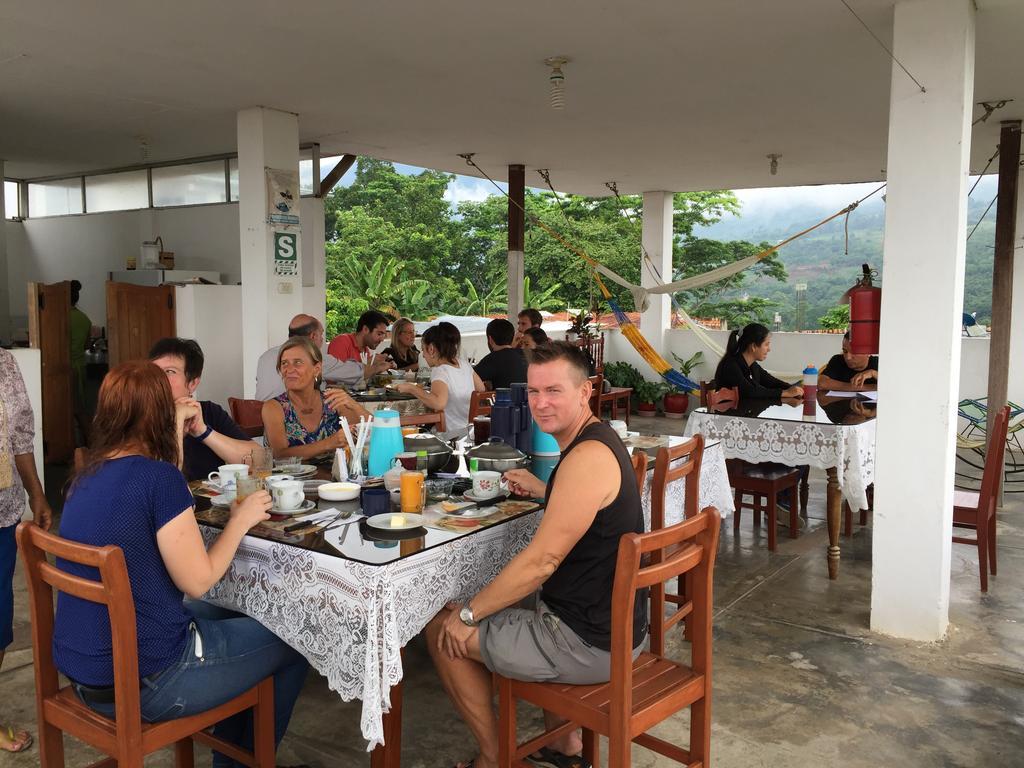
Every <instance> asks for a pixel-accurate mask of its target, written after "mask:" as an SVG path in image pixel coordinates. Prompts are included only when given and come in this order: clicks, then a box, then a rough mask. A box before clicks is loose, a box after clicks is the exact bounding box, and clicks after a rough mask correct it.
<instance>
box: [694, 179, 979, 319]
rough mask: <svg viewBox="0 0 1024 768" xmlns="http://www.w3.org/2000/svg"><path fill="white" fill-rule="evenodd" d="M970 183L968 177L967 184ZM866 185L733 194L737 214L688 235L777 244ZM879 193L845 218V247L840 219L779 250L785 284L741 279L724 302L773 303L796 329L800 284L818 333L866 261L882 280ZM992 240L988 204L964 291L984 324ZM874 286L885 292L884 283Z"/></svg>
mask: <svg viewBox="0 0 1024 768" xmlns="http://www.w3.org/2000/svg"><path fill="white" fill-rule="evenodd" d="M996 179H997V177H996V176H995V175H990V176H986V177H984V178H983V179H982V180H981V183H979V184H978V186H977V188H976V189H975V190H974V192H973V194H972V195H971V196H970V197H969V198H968V208H967V220H968V227H967V231H968V233H969V232H970V231H971V230H972V229H973V228H974V226H975V224H976V223H977V222H978V219H979V218H981V216H982V215H983V214H984V212H985V209H986V208H987V207H988V205H989V203H990V202H991V201H992V200H993V199H994V198H995V195H996ZM976 180H977V179H976V178H975V179H971V184H974V182H975V181H976ZM873 188H874V186H873V185H870V184H857V185H829V186H822V187H795V188H778V189H764V190H747V191H744V190H740V191H738V192H737V194H738V196H739V197H740V199H741V200H742V201H743V208H742V210H741V213H740V215H739V216H732V215H730V216H727V217H725V218H724V219H722V221H720V222H718V223H716V224H713V225H711V226H709V227H702V228H699V229H697V230H695V232H694V235H695V236H697V237H706V238H712V239H715V240H747V241H749V242H752V243H760V242H763V241H766V242H769V243H777V242H779V241H780V240H784V239H785V238H787V237H790V236H792V235H793V234H795V233H797V232H800V231H801V230H804V229H806V228H807V227H810V226H812V225H814V224H816V223H817V222H819V221H821V220H822V219H824V218H827V217H828V216H831V215H832V214H834V213H835V212H836V211H839V210H841V209H843V208H845V207H846V206H847V205H849V204H850V203H851V202H853V201H854V200H856V199H858V198H860V197H863V196H864V195H866V194H868V193H869V192H870V191H872V189H873ZM884 192H885V190H882V191H881V192H879V193H878V194H876V195H875V196H873V197H871V198H870V199H868V200H866V201H865V202H863V203H861V205H860V206H859V207H858V208H857V209H856V210H855V211H853V212H852V213H851V214H850V216H849V246H848V248H847V243H846V237H845V234H844V232H845V228H844V217H842V216H840V217H838V218H837V219H835V220H833V221H831V222H829V223H828V224H826V225H824V226H823V227H821V228H820V229H817V230H815V231H814V232H812V233H810V234H808V235H804V236H803V237H801V238H799V239H798V240H795V241H794V242H792V243H790V244H789V245H786V246H784V247H783V248H782V249H781V250H780V251H779V258H780V260H781V261H782V262H783V263H784V264H785V265H786V270H787V272H788V273H789V279H788V281H787V282H786V283H785V284H783V283H780V282H777V281H775V280H769V279H765V278H748V279H747V282H746V284H745V285H744V286H743V287H742V289H740V290H739V291H737V292H734V293H732V294H730V295H729V296H728V298H739V297H741V296H742V295H744V294H746V295H749V296H757V297H762V298H767V299H771V300H773V301H775V302H777V305H778V306H776V308H775V309H776V311H777V312H779V313H780V314H781V315H782V327H783V328H784V329H786V330H794V329H796V327H797V320H798V318H797V314H798V312H797V300H796V284H797V283H806V285H807V290H806V293H805V301H806V306H805V309H804V313H803V314H804V322H803V324H802V327H803V328H818V327H820V324H819V322H818V321H819V318H820V317H821V316H822V315H824V314H825V313H826V312H827V311H828V310H829V309H831V308H832V307H834V306H836V305H837V304H838V303H839V298H840V297H841V296H842V294H843V293H844V292H845V291H846V290H847V289H848V288H850V287H851V286H852V285H853V284H854V282H855V281H856V279H857V278H858V277H859V276H860V274H861V264H864V263H867V264H869V265H870V266H871V268H872V269H875V270H877V271H878V272H879V275H881V276H882V277H883V278H884V264H883V263H882V236H883V232H884V228H885V202H884V200H883V197H882V196H883V195H884ZM994 241H995V206H994V205H993V206H992V208H991V209H990V210H989V211H988V214H987V215H986V216H985V218H984V220H983V221H982V223H981V225H980V226H979V227H978V228H977V231H976V232H975V233H974V234H973V235H972V236H971V239H970V240H969V241H968V242H967V269H966V273H965V285H964V311H965V312H968V313H970V312H977V314H978V319H979V321H980V322H983V323H987V322H988V320H989V319H990V317H991V310H992V261H993V245H994ZM881 285H882V286H883V288H884V286H885V282H884V279H883V280H882V283H881Z"/></svg>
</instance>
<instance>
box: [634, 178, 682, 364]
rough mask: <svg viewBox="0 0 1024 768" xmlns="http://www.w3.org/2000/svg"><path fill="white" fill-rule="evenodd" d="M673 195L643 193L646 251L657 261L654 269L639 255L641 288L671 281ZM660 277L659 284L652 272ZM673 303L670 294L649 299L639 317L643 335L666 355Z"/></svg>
mask: <svg viewBox="0 0 1024 768" xmlns="http://www.w3.org/2000/svg"><path fill="white" fill-rule="evenodd" d="M673 199H674V196H673V193H672V192H644V215H643V233H642V241H643V250H646V251H647V254H648V255H649V256H650V257H651V261H653V262H654V267H653V269H652V267H651V265H650V264H647V263H646V262H645V259H644V255H643V251H641V253H640V285H642V286H643V287H645V288H653V287H655V286H657V285H660V284H661V282H666V283H670V282H672V232H673V229H672V210H673V208H672V204H673ZM654 269H657V271H658V273H659V274H660V275H661V278H662V279H661V280H660V281H659V280H658V278H657V276H656V275H655V274H654V273H653V270H654ZM671 309H672V300H671V299H670V298H669V296H668V294H667V293H661V294H655V295H652V296H651V297H650V305H649V306H648V308H647V310H646V311H644V312H642V313H641V314H640V333H642V334H643V336H644V338H646V339H647V341H649V342H650V344H651V346H652V347H654V348H655V349H656V350H657V351H658V352H659V353H661V355H662V356H663V357H664V356H665V330H666V329H667V328H668V324H669V321H670V318H671Z"/></svg>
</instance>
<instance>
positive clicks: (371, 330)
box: [327, 309, 390, 363]
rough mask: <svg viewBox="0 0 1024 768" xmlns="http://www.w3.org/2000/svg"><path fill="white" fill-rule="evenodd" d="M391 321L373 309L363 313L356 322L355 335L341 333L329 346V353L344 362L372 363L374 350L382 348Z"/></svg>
mask: <svg viewBox="0 0 1024 768" xmlns="http://www.w3.org/2000/svg"><path fill="white" fill-rule="evenodd" d="M389 324H390V321H389V320H388V318H387V316H385V315H382V314H381V313H380V312H377V311H376V310H373V309H371V310H370V311H369V312H363V314H361V315H360V316H359V320H357V321H356V329H355V331H354V332H353V333H339V334H338V335H337V336H335V337H334V338H333V339H331V343H330V344H328V345H327V353H328V354H329V355H331V357H335V358H337V359H338V360H341V361H342V362H345V361H346V360H355V361H356V362H364V361H365V362H367V363H369V362H370V357H372V353H373V350H375V349H376V348H377V347H379V346H380V343H381V342H382V341H384V337H385V336H387V334H388V325H389Z"/></svg>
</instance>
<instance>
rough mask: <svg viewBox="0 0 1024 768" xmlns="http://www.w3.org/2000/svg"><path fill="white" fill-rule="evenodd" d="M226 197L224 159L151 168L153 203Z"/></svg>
mask: <svg viewBox="0 0 1024 768" xmlns="http://www.w3.org/2000/svg"><path fill="white" fill-rule="evenodd" d="M226 200H227V192H226V191H225V190H224V161H223V160H212V161H210V162H207V163H192V164H191V165H172V166H170V167H167V168H154V169H153V205H154V206H155V207H160V206H164V205H197V204H199V203H223V202H225V201H226Z"/></svg>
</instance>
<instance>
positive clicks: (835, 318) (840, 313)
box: [818, 304, 850, 330]
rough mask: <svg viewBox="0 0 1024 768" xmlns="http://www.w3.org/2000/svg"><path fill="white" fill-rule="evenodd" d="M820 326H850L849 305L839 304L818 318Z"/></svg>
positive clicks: (838, 327) (834, 327)
mask: <svg viewBox="0 0 1024 768" xmlns="http://www.w3.org/2000/svg"><path fill="white" fill-rule="evenodd" d="M818 324H819V325H820V326H821V327H822V328H828V329H830V330H840V329H844V328H849V327H850V305H849V304H839V305H837V306H835V307H832V309H830V310H829V311H828V312H826V313H825V314H824V315H822V316H821V317H819V318H818Z"/></svg>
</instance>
